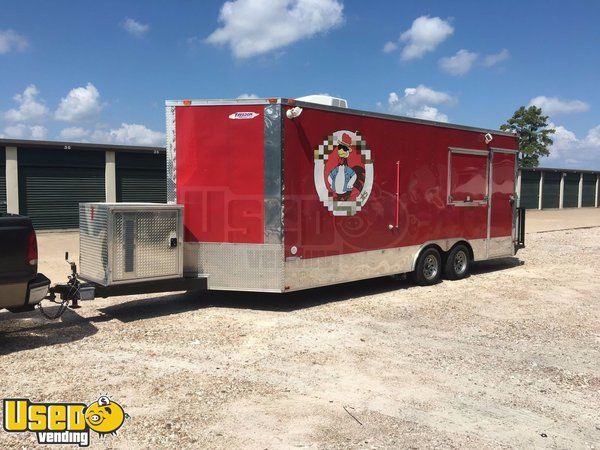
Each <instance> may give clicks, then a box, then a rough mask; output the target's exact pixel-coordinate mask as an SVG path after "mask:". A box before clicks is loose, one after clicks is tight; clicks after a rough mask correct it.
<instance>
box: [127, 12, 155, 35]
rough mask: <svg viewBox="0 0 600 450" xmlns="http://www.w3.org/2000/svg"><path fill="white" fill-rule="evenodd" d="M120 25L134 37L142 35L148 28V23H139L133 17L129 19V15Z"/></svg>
mask: <svg viewBox="0 0 600 450" xmlns="http://www.w3.org/2000/svg"><path fill="white" fill-rule="evenodd" d="M121 26H122V27H123V28H124V29H125V30H126V31H127V32H128V33H129V34H131V35H132V36H135V37H143V36H144V35H145V34H146V33H147V32H148V31H149V30H150V25H148V24H145V23H140V22H138V21H137V20H135V19H130V18H129V17H128V18H127V19H125V20H124V21H123V23H122V24H121Z"/></svg>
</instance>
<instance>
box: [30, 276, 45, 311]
mask: <svg viewBox="0 0 600 450" xmlns="http://www.w3.org/2000/svg"><path fill="white" fill-rule="evenodd" d="M49 287H50V280H49V279H48V278H47V277H46V276H45V275H44V274H41V273H38V274H37V275H36V276H35V278H34V279H33V280H31V281H30V282H29V284H28V285H27V298H26V300H25V305H26V306H27V305H35V304H37V303H39V302H41V301H42V299H43V298H44V297H45V296H46V294H47V293H48V288H49Z"/></svg>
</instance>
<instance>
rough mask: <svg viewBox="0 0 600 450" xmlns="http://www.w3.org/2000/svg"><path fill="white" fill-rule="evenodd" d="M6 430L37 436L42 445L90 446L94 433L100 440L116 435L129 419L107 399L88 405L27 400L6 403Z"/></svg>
mask: <svg viewBox="0 0 600 450" xmlns="http://www.w3.org/2000/svg"><path fill="white" fill-rule="evenodd" d="M3 416H4V421H3V422H4V423H3V425H4V430H5V431H8V432H9V433H23V432H31V433H35V434H36V437H37V441H38V444H73V445H79V446H80V447H87V446H89V445H90V430H91V431H95V432H96V433H98V434H99V435H100V436H105V435H107V434H116V431H117V430H118V429H119V428H121V426H122V425H123V422H125V419H126V418H129V416H128V415H127V414H126V413H125V411H124V410H123V408H122V407H121V405H119V404H118V403H117V402H115V401H113V400H110V399H109V398H108V397H107V396H102V397H100V398H99V399H98V400H97V401H95V402H93V403H90V404H89V405H86V404H85V403H33V402H31V401H30V400H29V399H26V398H18V399H12V398H11V399H5V400H4V408H3Z"/></svg>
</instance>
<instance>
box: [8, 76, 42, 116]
mask: <svg viewBox="0 0 600 450" xmlns="http://www.w3.org/2000/svg"><path fill="white" fill-rule="evenodd" d="M38 94H39V91H38V89H37V87H35V85H34V84H30V85H29V86H27V87H26V88H25V90H24V91H23V93H22V94H16V95H15V96H14V97H13V99H14V100H15V102H17V104H18V105H19V107H18V108H13V109H9V110H8V111H6V112H5V113H4V114H3V117H4V119H6V120H8V121H10V122H30V121H32V120H39V119H43V118H44V117H45V116H46V115H47V114H48V107H47V106H46V105H44V104H43V103H41V102H38V101H37V99H36V97H37V95H38Z"/></svg>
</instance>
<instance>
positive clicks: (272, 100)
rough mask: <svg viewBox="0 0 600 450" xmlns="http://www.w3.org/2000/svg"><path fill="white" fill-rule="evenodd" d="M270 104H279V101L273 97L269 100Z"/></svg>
mask: <svg viewBox="0 0 600 450" xmlns="http://www.w3.org/2000/svg"><path fill="white" fill-rule="evenodd" d="M269 103H277V99H276V98H273V97H271V98H270V99H269Z"/></svg>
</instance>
